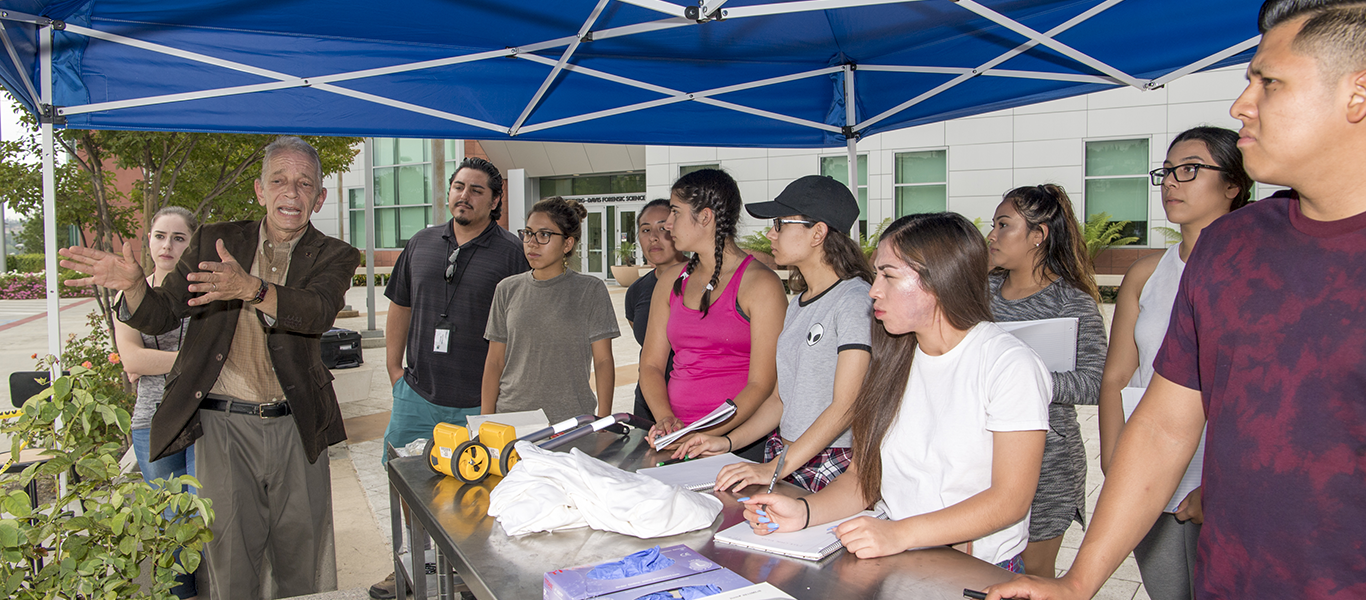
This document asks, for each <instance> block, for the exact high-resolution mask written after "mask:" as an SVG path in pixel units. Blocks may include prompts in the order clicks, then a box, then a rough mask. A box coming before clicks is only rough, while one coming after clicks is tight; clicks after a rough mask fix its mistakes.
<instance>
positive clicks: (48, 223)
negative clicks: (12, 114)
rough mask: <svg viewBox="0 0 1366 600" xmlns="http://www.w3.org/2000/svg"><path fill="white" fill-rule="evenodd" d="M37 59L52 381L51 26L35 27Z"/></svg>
mask: <svg viewBox="0 0 1366 600" xmlns="http://www.w3.org/2000/svg"><path fill="white" fill-rule="evenodd" d="M38 60H39V61H41V65H40V67H39V69H40V72H41V74H42V79H41V81H40V83H39V85H40V86H41V88H42V96H41V97H40V98H39V100H38V102H39V110H40V112H42V113H43V114H42V115H40V117H39V120H40V121H41V122H42V124H41V125H40V126H39V131H40V132H41V136H42V145H43V246H44V248H43V250H44V253H45V254H46V255H47V256H46V258H45V260H44V263H43V265H44V268H45V269H46V271H47V352H48V354H51V355H53V356H55V357H57V358H58V361H59V362H58V363H56V364H54V365H53V366H52V379H51V380H52V381H55V380H56V379H57V376H58V375H61V372H62V366H63V365H62V364H61V363H60V360H61V356H62V323H61V320H62V319H61V314H60V313H61V299H60V298H58V296H57V183H56V180H57V176H56V173H57V165H56V158H57V157H56V148H55V142H54V140H53V135H54V134H53V131H52V119H53V116H54V115H53V112H52V104H53V101H52V28H51V27H43V28H40V29H39V30H38Z"/></svg>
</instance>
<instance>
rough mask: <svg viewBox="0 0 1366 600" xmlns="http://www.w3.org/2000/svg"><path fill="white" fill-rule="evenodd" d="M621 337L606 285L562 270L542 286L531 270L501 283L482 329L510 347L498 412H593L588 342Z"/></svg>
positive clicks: (558, 416) (558, 415) (558, 417)
mask: <svg viewBox="0 0 1366 600" xmlns="http://www.w3.org/2000/svg"><path fill="white" fill-rule="evenodd" d="M619 335H621V332H620V331H619V330H618V329H617V316H616V313H614V312H613V311H612V298H611V296H609V295H608V294H607V285H606V284H604V283H603V282H602V280H600V279H598V278H596V277H593V276H591V275H583V274H580V273H575V272H574V271H570V270H566V271H565V272H564V274H562V275H560V276H559V277H556V278H554V279H549V280H546V281H537V280H535V279H534V278H532V274H531V272H526V273H520V274H517V275H513V276H512V277H508V278H507V279H504V280H503V281H502V282H500V283H499V284H498V289H497V290H496V291H494V293H493V308H492V310H490V311H489V324H488V328H487V329H485V331H484V338H485V339H487V340H489V341H493V342H502V343H504V344H507V353H506V364H505V366H504V367H503V377H502V380H501V381H500V382H499V384H498V407H497V410H498V412H500V413H501V412H514V411H520V410H535V409H538V408H543V409H545V414H546V416H547V417H550V422H551V423H556V422H559V421H563V420H565V419H568V418H571V417H575V416H578V415H584V414H593V413H594V412H595V411H596V410H597V406H598V400H597V397H596V396H594V395H593V390H592V388H590V387H589V386H588V372H589V370H590V369H591V368H592V365H593V347H592V345H593V342H596V341H598V340H602V339H609V338H615V337H617V336H619Z"/></svg>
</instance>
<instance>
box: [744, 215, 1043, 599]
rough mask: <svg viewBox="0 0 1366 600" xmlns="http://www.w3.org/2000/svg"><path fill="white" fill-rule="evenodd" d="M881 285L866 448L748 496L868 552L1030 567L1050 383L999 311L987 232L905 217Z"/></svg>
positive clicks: (862, 407)
mask: <svg viewBox="0 0 1366 600" xmlns="http://www.w3.org/2000/svg"><path fill="white" fill-rule="evenodd" d="M873 264H874V267H875V268H876V270H877V277H876V278H875V279H874V280H873V285H872V287H871V289H870V290H869V294H870V295H871V296H872V299H873V316H874V318H876V319H877V320H878V321H879V323H880V324H879V325H875V326H874V327H873V330H872V342H873V344H872V346H873V352H872V363H871V364H870V366H869V367H868V377H867V379H866V380H865V381H864V382H863V386H862V388H861V389H860V390H859V391H858V395H857V397H856V398H855V400H854V405H853V413H854V414H856V415H858V418H857V419H855V420H854V423H853V429H854V436H853V459H852V461H851V462H850V465H849V470H847V471H845V472H844V474H843V475H841V476H840V477H838V478H837V479H835V481H834V482H833V483H831V484H830V485H829V486H827V487H826V488H825V489H823V490H821V491H819V492H816V493H814V494H810V495H807V496H804V497H800V498H793V497H790V496H787V495H785V494H755V495H754V496H752V497H747V498H740V499H739V500H740V502H742V503H744V504H745V519H746V520H748V521H749V523H750V526H751V527H753V528H754V532H755V533H757V534H760V535H766V534H768V533H771V532H774V531H781V532H788V531H797V530H801V529H805V528H807V527H816V528H820V529H826V528H827V527H829V526H828V525H827V523H829V522H831V521H835V520H837V519H841V518H844V517H848V516H852V515H855V514H858V512H859V511H862V510H863V509H865V508H868V507H869V506H876V508H877V509H879V510H881V511H882V512H883V513H884V514H885V515H886V516H887V517H888V519H876V518H872V517H859V518H855V519H851V520H848V521H845V522H844V523H842V524H840V525H839V526H838V527H836V528H835V530H834V531H835V534H836V535H837V536H839V540H840V542H841V543H843V544H844V547H845V548H846V549H847V550H848V551H849V552H850V553H851V554H854V555H855V556H858V557H859V558H876V557H879V556H888V555H891V554H896V553H899V552H902V551H905V550H908V549H911V548H920V547H925V546H944V545H949V544H953V545H955V547H956V548H959V549H961V550H962V551H964V552H966V553H968V554H971V555H973V556H975V557H977V558H979V559H981V560H984V561H986V562H989V563H992V564H995V565H998V566H1000V567H1002V568H1005V569H1008V570H1010V571H1013V572H1016V573H1019V572H1020V571H1021V567H1020V557H1019V555H1020V551H1021V550H1022V549H1023V548H1024V546H1025V540H1026V538H1027V537H1028V529H1029V526H1028V524H1027V521H1028V514H1029V503H1030V499H1031V498H1033V497H1034V486H1035V484H1037V483H1038V481H1039V463H1040V461H1041V460H1042V456H1043V447H1044V429H1045V428H1047V426H1048V397H1049V388H1050V386H1051V382H1050V378H1049V376H1048V371H1047V370H1046V369H1045V367H1044V365H1043V362H1042V361H1040V360H1039V358H1038V356H1036V355H1035V354H1034V353H1033V352H1031V351H1030V350H1029V347H1028V346H1026V345H1025V344H1024V343H1023V342H1021V341H1020V340H1018V339H1016V338H1015V336H1012V335H1010V334H1009V333H1006V332H1005V331H1004V330H1002V329H1001V328H1000V327H999V326H997V325H996V324H995V323H992V322H991V304H990V301H989V300H988V299H987V286H986V283H987V282H986V279H987V252H986V244H984V243H982V234H981V232H979V231H978V230H977V228H976V227H974V226H973V224H972V223H970V222H968V220H967V219H965V218H963V216H962V215H959V214H955V213H937V214H917V215H910V216H906V217H902V218H900V219H897V220H896V221H894V222H893V223H892V224H891V226H890V227H888V228H887V231H886V232H884V233H883V234H882V239H881V240H880V241H879V242H878V248H877V255H876V257H875V258H874V261H873Z"/></svg>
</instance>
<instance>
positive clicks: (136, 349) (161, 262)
mask: <svg viewBox="0 0 1366 600" xmlns="http://www.w3.org/2000/svg"><path fill="white" fill-rule="evenodd" d="M198 228H199V220H198V219H196V218H195V217H194V214H192V213H191V212H190V211H188V210H186V209H184V208H181V207H179V206H168V207H166V208H163V209H161V210H159V211H157V213H156V214H155V215H153V216H152V227H151V229H150V231H148V233H147V251H148V254H150V255H151V257H152V265H153V268H152V274H151V275H149V276H147V285H150V286H152V287H156V286H158V285H161V284H162V283H164V282H165V281H166V276H168V275H170V274H171V272H172V271H175V268H176V264H177V263H179V262H180V255H181V254H183V253H184V252H185V249H186V248H188V247H189V246H190V237H191V236H193V235H194V231H195V230H196V229H198ZM188 323H189V317H186V318H185V320H183V321H181V322H180V327H177V328H175V329H172V330H170V331H168V332H166V333H163V334H161V335H147V334H145V333H140V332H138V330H136V329H133V328H132V327H129V326H128V325H127V324H125V323H124V322H123V321H120V320H118V319H115V320H114V343H115V345H116V346H117V348H118V351H119V361H120V362H122V363H123V370H124V372H126V373H128V379H129V380H130V381H132V382H133V384H134V385H136V386H137V390H138V397H137V401H136V402H135V403H134V404H133V419H132V434H133V454H135V455H136V456H137V459H138V469H139V470H140V471H141V472H142V478H143V479H145V480H147V481H148V482H152V481H156V480H158V479H166V480H169V479H172V478H175V477H179V476H181V475H190V476H192V477H193V476H194V474H195V466H194V446H190V447H189V448H186V449H184V450H181V451H180V452H176V453H175V454H171V455H168V456H164V457H162V458H161V459H159V460H151V456H150V454H151V453H150V446H151V440H150V438H151V435H152V433H151V432H152V416H153V415H155V414H156V411H157V408H158V407H160V406H161V399H162V394H163V392H164V391H165V388H166V374H167V373H170V372H171V366H172V365H174V364H175V359H176V355H177V354H179V353H180V352H179V351H180V342H181V340H183V339H185V327H186V326H187V324H188ZM168 514H169V509H168ZM175 577H176V585H175V587H173V588H171V593H172V594H174V595H175V597H177V598H193V597H195V596H197V595H198V591H197V589H196V587H195V581H194V573H190V574H188V575H176V576H175Z"/></svg>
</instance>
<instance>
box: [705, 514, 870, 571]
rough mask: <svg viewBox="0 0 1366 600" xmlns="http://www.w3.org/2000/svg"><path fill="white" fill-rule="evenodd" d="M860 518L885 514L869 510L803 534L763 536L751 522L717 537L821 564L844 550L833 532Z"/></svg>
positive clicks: (754, 548) (743, 523)
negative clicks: (841, 524)
mask: <svg viewBox="0 0 1366 600" xmlns="http://www.w3.org/2000/svg"><path fill="white" fill-rule="evenodd" d="M859 517H874V518H878V519H880V518H882V512H881V511H873V510H865V511H863V512H861V513H859V514H856V515H853V516H851V517H845V518H843V519H840V520H838V521H835V522H833V523H823V524H820V525H815V526H812V527H807V528H806V529H803V530H801V531H792V532H780V533H770V534H768V535H759V534H757V533H754V528H753V527H750V524H749V521H741V522H740V523H738V524H736V525H735V526H734V527H729V528H727V529H723V530H721V531H720V532H718V533H717V534H716V537H715V538H714V539H715V540H716V541H718V542H721V543H723V544H730V545H732V546H740V547H741V548H749V549H751V550H760V551H763V552H769V553H772V554H779V555H782V556H790V557H792V558H800V559H802V560H820V559H822V558H825V557H827V556H830V555H831V554H834V553H835V551H836V550H839V549H840V548H841V547H843V546H842V545H841V544H840V540H839V538H838V537H835V532H834V531H833V530H832V529H831V528H832V527H835V526H837V525H839V524H840V523H843V522H845V521H848V520H850V519H857V518H859Z"/></svg>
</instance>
